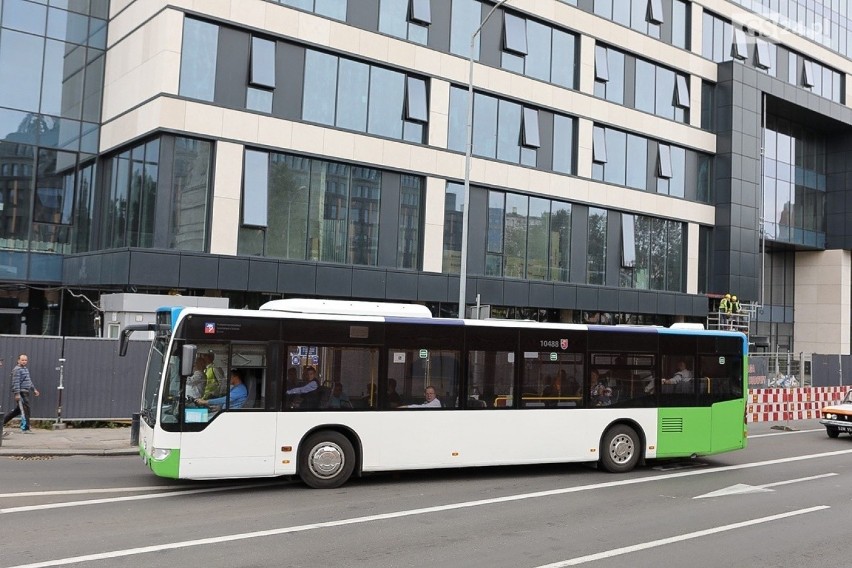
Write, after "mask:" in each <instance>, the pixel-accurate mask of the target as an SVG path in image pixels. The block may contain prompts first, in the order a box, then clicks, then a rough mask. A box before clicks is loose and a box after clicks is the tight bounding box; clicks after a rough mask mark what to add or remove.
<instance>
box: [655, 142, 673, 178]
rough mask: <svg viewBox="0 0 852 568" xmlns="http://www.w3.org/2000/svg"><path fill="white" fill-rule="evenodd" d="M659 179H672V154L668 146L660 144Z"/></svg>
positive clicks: (658, 157)
mask: <svg viewBox="0 0 852 568" xmlns="http://www.w3.org/2000/svg"><path fill="white" fill-rule="evenodd" d="M657 177H661V178H666V179H669V178H671V177H672V153H671V147H670V146H668V145H667V144H660V145H659V148H658V154H657Z"/></svg>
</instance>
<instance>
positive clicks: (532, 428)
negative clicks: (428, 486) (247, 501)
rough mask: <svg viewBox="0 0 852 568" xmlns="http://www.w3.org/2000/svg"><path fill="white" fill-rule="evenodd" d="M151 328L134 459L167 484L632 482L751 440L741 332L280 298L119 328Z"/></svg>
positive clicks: (162, 313)
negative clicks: (534, 477)
mask: <svg viewBox="0 0 852 568" xmlns="http://www.w3.org/2000/svg"><path fill="white" fill-rule="evenodd" d="M143 328H144V329H149V330H153V331H155V338H154V340H153V343H152V347H151V351H150V356H149V359H148V363H147V370H146V378H145V382H144V388H143V396H142V405H141V426H140V437H139V440H140V442H139V452H140V455H141V456H142V458H143V460H144V461H145V463H146V464H147V465H148V466H149V467H150V469H151V470H152V471H153V472H154V473H156V474H157V475H161V476H165V477H171V478H186V479H222V478H238V477H272V476H293V475H297V476H299V477H300V478H301V479H302V480H303V481H304V482H305V483H307V484H308V485H310V486H311V487H316V488H330V487H338V486H340V485H341V484H343V483H344V482H346V480H347V479H349V478H350V477H351V476H352V475H362V474H366V473H369V472H378V471H389V470H414V469H429V468H458V467H472V466H499V465H513V464H542V463H559V462H598V464H599V465H600V466H601V467H602V468H603V469H605V470H608V471H611V472H625V471H629V470H631V469H632V468H634V467H635V466H636V465H637V464H639V463H642V462H644V460H647V459H652V458H663V457H682V456H694V455H705V454H713V453H719V452H725V451H730V450H735V449H741V448H744V447H745V445H746V425H745V407H746V400H745V398H744V397H745V393H747V390H746V380H747V378H746V371H745V370H746V369H747V345H748V343H747V340H746V338H745V336H744V335H742V334H740V333H732V332H715V331H704V330H696V329H668V328H660V327H626V326H625V327H622V326H591V325H588V326H587V325H571V324H552V323H536V322H526V321H506V320H499V321H496V320H459V319H443V318H432V317H431V314H430V312H429V310H428V309H427V308H426V307H424V306H418V305H406V304H384V303H369V302H346V301H323V300H276V301H272V302H269V303H267V304H265V305H263V306H262V307H261V308H260V309H259V310H223V309H205V308H161V309H160V310H159V311H158V319H157V323H156V324H150V325H149V326H146V327H143V326H137V327H130V328H128V329H126V330H125V331H124V332H123V334H122V348H121V349H122V352H123V351H124V349H125V348H126V341H127V338H128V336H129V334H130V333H132V332H133V331H135V330H139V329H143ZM234 372H235V373H234ZM232 374H236V375H237V377H238V378H230V379H228V378H229V377H231V375H232ZM202 375H203V379H202ZM678 377H680V379H679V380H678ZM201 380H203V381H204V383H205V385H204V387H205V389H206V390H207V392H206V393H205V394H203V395H202V396H198V395H199V391H198V390H197V389H199V388H200V387H199V386H198V385H199V381H201ZM229 380H230V385H229V384H228V382H229ZM240 383H242V385H241V384H240ZM191 391H195V392H191ZM427 402H428V403H429V404H425V403H427Z"/></svg>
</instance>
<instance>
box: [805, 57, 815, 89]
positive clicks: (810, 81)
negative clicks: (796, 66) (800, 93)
mask: <svg viewBox="0 0 852 568" xmlns="http://www.w3.org/2000/svg"><path fill="white" fill-rule="evenodd" d="M803 63H804V65H803V66H802V86H803V87H808V88H811V87H813V86H814V64H813V62H812V61H808V60H807V59H805V60H804V61H803Z"/></svg>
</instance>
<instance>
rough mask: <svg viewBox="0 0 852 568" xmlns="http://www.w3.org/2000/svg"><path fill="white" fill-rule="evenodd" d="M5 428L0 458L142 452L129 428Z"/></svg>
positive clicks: (134, 453) (120, 454)
mask: <svg viewBox="0 0 852 568" xmlns="http://www.w3.org/2000/svg"><path fill="white" fill-rule="evenodd" d="M11 426H12V425H11V424H9V427H7V428H4V429H3V432H9V435H8V436H6V437H5V438H3V439H2V446H0V456H77V455H89V456H130V455H138V454H139V449H138V448H136V447H135V446H131V445H130V427H124V428H70V427H69V428H64V429H57V430H43V429H34V430H32V434H23V433H21V430H20V429H18V428H14V427H11Z"/></svg>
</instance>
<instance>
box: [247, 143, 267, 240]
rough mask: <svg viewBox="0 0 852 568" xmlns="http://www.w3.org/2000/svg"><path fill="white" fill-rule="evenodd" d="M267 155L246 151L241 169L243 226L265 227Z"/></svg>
mask: <svg viewBox="0 0 852 568" xmlns="http://www.w3.org/2000/svg"><path fill="white" fill-rule="evenodd" d="M268 182H269V154H268V153H266V152H256V151H254V150H246V152H245V167H244V169H243V223H242V224H243V225H249V226H253V227H266V226H267V215H266V211H267V199H268V196H269V189H268V186H267V184H268Z"/></svg>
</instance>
